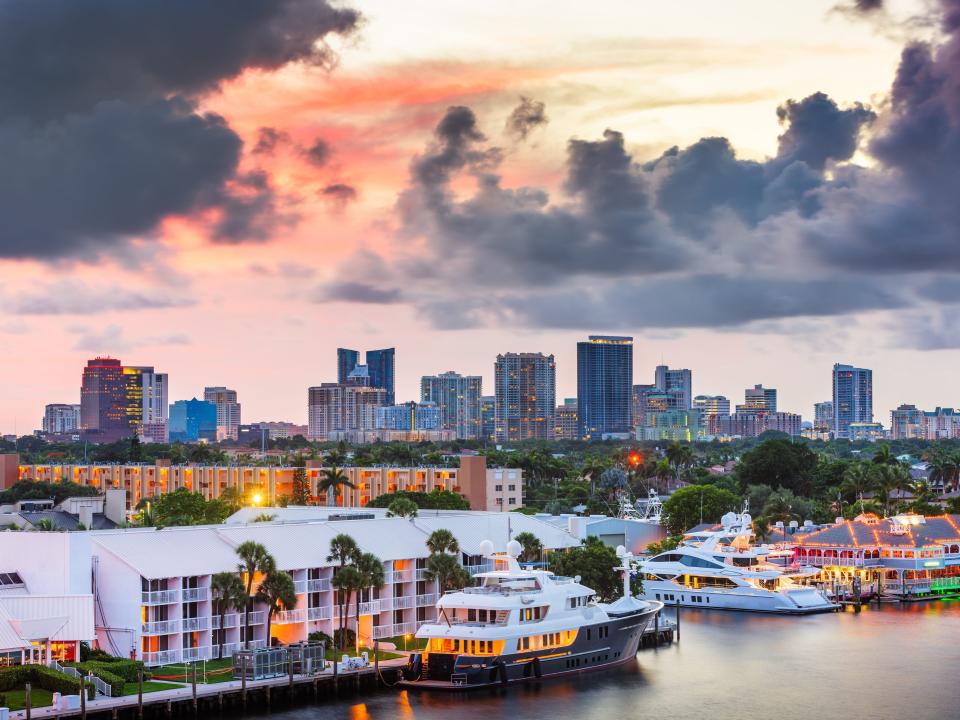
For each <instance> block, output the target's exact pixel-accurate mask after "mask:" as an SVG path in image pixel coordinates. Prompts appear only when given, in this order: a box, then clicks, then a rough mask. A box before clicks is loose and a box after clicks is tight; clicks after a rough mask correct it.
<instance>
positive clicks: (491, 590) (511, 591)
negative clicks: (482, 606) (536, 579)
mask: <svg viewBox="0 0 960 720" xmlns="http://www.w3.org/2000/svg"><path fill="white" fill-rule="evenodd" d="M457 592H464V593H467V595H530V594H532V593H539V592H542V590H540V588H526V589H522V588H513V587H500V586H497V585H484V586H482V587H465V588H463V590H460V591H457Z"/></svg>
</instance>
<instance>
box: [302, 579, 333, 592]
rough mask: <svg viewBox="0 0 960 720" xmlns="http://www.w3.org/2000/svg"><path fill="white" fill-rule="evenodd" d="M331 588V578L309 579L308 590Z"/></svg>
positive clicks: (324, 590)
mask: <svg viewBox="0 0 960 720" xmlns="http://www.w3.org/2000/svg"><path fill="white" fill-rule="evenodd" d="M329 589H330V580H329V579H327V578H320V579H319V580H307V592H326V591H327V590H329Z"/></svg>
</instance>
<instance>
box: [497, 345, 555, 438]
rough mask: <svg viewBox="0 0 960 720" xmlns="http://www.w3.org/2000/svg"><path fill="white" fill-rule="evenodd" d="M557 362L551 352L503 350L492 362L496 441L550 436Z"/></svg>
mask: <svg viewBox="0 0 960 720" xmlns="http://www.w3.org/2000/svg"><path fill="white" fill-rule="evenodd" d="M556 386H557V364H556V362H555V361H554V359H553V355H544V354H542V353H506V354H504V355H497V361H496V364H495V365H494V387H495V390H496V413H497V422H496V438H497V442H517V441H521V440H549V439H550V438H552V437H553V412H554V408H555V405H556V395H557V393H556Z"/></svg>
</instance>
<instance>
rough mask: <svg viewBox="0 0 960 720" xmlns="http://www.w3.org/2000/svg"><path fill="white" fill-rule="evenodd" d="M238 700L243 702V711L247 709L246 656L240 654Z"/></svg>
mask: <svg viewBox="0 0 960 720" xmlns="http://www.w3.org/2000/svg"><path fill="white" fill-rule="evenodd" d="M240 701H241V702H242V703H243V711H244V712H246V711H247V656H246V655H241V656H240Z"/></svg>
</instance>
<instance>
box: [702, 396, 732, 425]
mask: <svg viewBox="0 0 960 720" xmlns="http://www.w3.org/2000/svg"><path fill="white" fill-rule="evenodd" d="M693 409H694V410H698V411H699V412H700V424H701V426H703V427H707V426H708V425H709V424H710V418H715V417H717V416H719V415H729V414H730V400H729V399H727V398H726V397H725V396H723V395H697V396H696V397H695V398H694V399H693Z"/></svg>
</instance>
